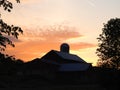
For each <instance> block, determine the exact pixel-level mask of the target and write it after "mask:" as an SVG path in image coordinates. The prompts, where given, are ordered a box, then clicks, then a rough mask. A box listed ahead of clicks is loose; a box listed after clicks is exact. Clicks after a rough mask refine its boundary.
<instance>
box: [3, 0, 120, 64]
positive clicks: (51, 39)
mask: <svg viewBox="0 0 120 90" xmlns="http://www.w3.org/2000/svg"><path fill="white" fill-rule="evenodd" d="M12 1H13V0H12ZM119 3H120V0H21V3H20V4H16V3H14V9H13V10H12V12H11V13H8V12H5V11H3V10H2V9H1V13H2V18H3V20H5V22H7V23H8V24H14V25H18V26H20V27H21V28H22V29H23V31H24V34H23V35H20V37H19V39H18V40H16V39H13V38H11V39H12V40H13V41H14V43H15V45H16V47H15V48H11V47H10V46H8V47H7V49H6V52H7V53H8V54H10V55H15V56H16V58H21V59H23V60H24V61H29V60H32V59H34V58H38V57H41V56H43V55H44V54H45V53H47V52H48V51H49V50H51V49H56V50H59V46H60V44H61V43H63V42H67V43H68V44H70V49H71V50H70V52H71V53H73V54H77V55H79V56H80V57H81V58H83V59H84V60H85V61H87V62H90V63H93V64H94V65H95V64H96V61H97V59H98V57H97V56H96V54H95V52H96V48H97V43H98V42H97V39H96V38H97V37H98V35H99V34H100V33H101V30H102V27H103V23H106V22H107V21H108V20H109V19H110V18H115V17H120V12H119V8H120V5H119Z"/></svg>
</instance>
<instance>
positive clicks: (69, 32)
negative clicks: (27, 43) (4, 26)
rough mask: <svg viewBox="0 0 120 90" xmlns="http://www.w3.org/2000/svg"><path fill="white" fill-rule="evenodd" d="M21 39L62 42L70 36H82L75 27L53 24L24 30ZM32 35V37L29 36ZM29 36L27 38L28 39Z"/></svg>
mask: <svg viewBox="0 0 120 90" xmlns="http://www.w3.org/2000/svg"><path fill="white" fill-rule="evenodd" d="M25 31H26V32H25V36H24V37H23V39H26V40H33V41H36V40H37V41H38V40H40V41H47V42H62V41H65V40H67V39H70V38H77V37H82V36H83V35H82V34H80V33H79V32H78V30H77V29H76V28H75V27H70V26H62V25H57V26H56V25H54V26H49V27H48V26H47V27H44V28H39V29H36V30H25ZM31 37H32V38H31ZM28 38H29V39H28Z"/></svg>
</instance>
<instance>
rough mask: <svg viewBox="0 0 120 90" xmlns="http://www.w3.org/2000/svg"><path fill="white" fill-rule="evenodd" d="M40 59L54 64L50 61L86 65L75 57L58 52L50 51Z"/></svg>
mask: <svg viewBox="0 0 120 90" xmlns="http://www.w3.org/2000/svg"><path fill="white" fill-rule="evenodd" d="M41 59H42V60H43V61H46V62H50V63H55V62H53V61H52V60H53V59H54V60H57V59H59V60H61V61H62V60H64V61H69V62H71V61H75V62H78V63H87V62H85V61H84V60H83V59H82V58H80V57H79V56H77V55H74V54H70V53H65V52H60V51H56V50H51V51H50V52H48V53H47V54H46V55H44V56H43V57H42V58H41Z"/></svg>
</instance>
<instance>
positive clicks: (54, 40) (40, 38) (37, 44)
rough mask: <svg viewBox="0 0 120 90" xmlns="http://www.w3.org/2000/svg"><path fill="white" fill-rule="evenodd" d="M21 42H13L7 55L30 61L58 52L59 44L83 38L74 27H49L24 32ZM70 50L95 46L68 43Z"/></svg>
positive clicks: (82, 43)
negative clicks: (13, 44) (51, 51)
mask: <svg viewBox="0 0 120 90" xmlns="http://www.w3.org/2000/svg"><path fill="white" fill-rule="evenodd" d="M25 31H26V32H25V35H24V36H23V37H20V38H21V42H20V43H18V42H15V45H16V47H15V48H7V53H9V54H12V55H16V57H17V58H21V59H23V60H31V59H33V58H37V57H41V56H42V54H43V53H47V52H48V51H50V50H52V49H53V50H59V47H60V45H61V43H64V42H65V41H67V40H68V39H71V38H79V37H83V35H82V34H80V33H79V32H78V31H79V30H77V29H76V28H75V27H70V26H61V25H57V26H56V25H55V26H49V27H44V28H40V29H38V30H29V29H28V30H25ZM68 44H70V47H71V50H79V49H85V48H93V47H95V46H96V45H95V44H92V43H86V42H68Z"/></svg>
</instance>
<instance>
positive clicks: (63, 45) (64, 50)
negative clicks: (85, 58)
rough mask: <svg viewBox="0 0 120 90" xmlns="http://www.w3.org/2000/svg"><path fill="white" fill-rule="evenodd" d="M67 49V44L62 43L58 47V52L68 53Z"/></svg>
mask: <svg viewBox="0 0 120 90" xmlns="http://www.w3.org/2000/svg"><path fill="white" fill-rule="evenodd" d="M69 49H70V47H69V45H68V44H67V43H63V44H61V46H60V51H61V52H65V53H69Z"/></svg>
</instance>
